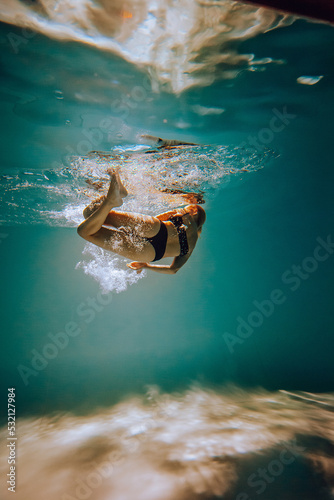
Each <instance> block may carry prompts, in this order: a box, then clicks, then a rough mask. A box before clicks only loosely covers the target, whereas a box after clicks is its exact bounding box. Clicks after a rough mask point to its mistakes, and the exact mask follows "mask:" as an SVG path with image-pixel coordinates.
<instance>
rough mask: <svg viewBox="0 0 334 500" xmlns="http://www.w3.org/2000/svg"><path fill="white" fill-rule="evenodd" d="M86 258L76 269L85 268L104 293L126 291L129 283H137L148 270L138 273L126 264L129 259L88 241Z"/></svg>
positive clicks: (85, 250) (84, 253)
mask: <svg viewBox="0 0 334 500" xmlns="http://www.w3.org/2000/svg"><path fill="white" fill-rule="evenodd" d="M83 255H84V256H85V258H84V259H83V260H82V261H80V262H78V264H77V265H76V269H83V271H84V273H85V274H87V276H90V277H91V278H93V279H94V280H95V281H97V282H98V283H99V285H100V288H101V290H102V292H103V293H109V292H115V293H120V292H124V291H125V290H126V289H127V287H128V286H129V285H133V284H134V283H137V282H138V281H139V280H140V279H141V278H144V277H145V275H146V271H142V272H141V273H139V274H137V272H136V271H134V270H133V269H129V268H128V267H127V266H126V263H127V262H130V261H129V260H128V259H124V258H122V257H119V256H118V255H116V254H113V253H111V252H108V251H107V250H104V249H102V248H100V247H97V246H95V245H93V244H92V243H87V244H86V245H85V248H84V250H83Z"/></svg>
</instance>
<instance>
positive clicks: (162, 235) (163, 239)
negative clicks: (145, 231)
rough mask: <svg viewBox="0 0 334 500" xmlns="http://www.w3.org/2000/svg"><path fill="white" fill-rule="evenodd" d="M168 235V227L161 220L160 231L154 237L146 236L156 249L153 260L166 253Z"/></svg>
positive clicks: (160, 257)
mask: <svg viewBox="0 0 334 500" xmlns="http://www.w3.org/2000/svg"><path fill="white" fill-rule="evenodd" d="M167 236H168V234H167V227H166V225H165V224H164V223H163V222H161V221H160V229H159V232H158V233H157V234H156V235H155V236H153V237H152V238H145V239H146V240H147V241H149V242H150V243H151V245H152V246H153V248H154V250H155V258H154V259H153V260H152V261H151V262H154V261H155V260H160V259H162V257H163V256H164V255H165V251H166V245H167Z"/></svg>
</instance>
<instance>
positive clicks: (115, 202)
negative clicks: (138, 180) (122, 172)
mask: <svg viewBox="0 0 334 500" xmlns="http://www.w3.org/2000/svg"><path fill="white" fill-rule="evenodd" d="M109 174H110V186H109V189H108V193H107V200H108V201H109V203H110V205H111V206H112V207H120V206H121V205H123V200H122V196H121V186H120V184H122V183H119V181H118V178H117V174H116V173H115V172H109ZM124 189H125V188H124Z"/></svg>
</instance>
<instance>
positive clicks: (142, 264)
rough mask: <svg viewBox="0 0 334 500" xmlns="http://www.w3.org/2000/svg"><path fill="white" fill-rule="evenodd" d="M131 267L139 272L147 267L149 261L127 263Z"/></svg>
mask: <svg viewBox="0 0 334 500" xmlns="http://www.w3.org/2000/svg"><path fill="white" fill-rule="evenodd" d="M127 266H128V267H129V268H130V269H134V270H135V271H137V274H139V273H141V272H142V270H143V269H145V268H146V267H147V262H130V264H127Z"/></svg>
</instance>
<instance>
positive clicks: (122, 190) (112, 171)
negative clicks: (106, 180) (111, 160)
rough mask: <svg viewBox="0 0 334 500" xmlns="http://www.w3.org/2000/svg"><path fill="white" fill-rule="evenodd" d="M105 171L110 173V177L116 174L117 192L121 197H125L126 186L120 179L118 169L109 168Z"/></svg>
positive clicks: (126, 193)
mask: <svg viewBox="0 0 334 500" xmlns="http://www.w3.org/2000/svg"><path fill="white" fill-rule="evenodd" d="M107 172H108V174H109V175H110V177H112V176H114V175H115V176H116V179H117V182H118V186H119V194H120V195H121V197H122V198H125V197H126V196H127V195H128V192H127V190H126V187H125V186H124V184H123V182H122V181H121V178H120V176H119V171H118V169H112V168H109V169H108V170H107Z"/></svg>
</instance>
